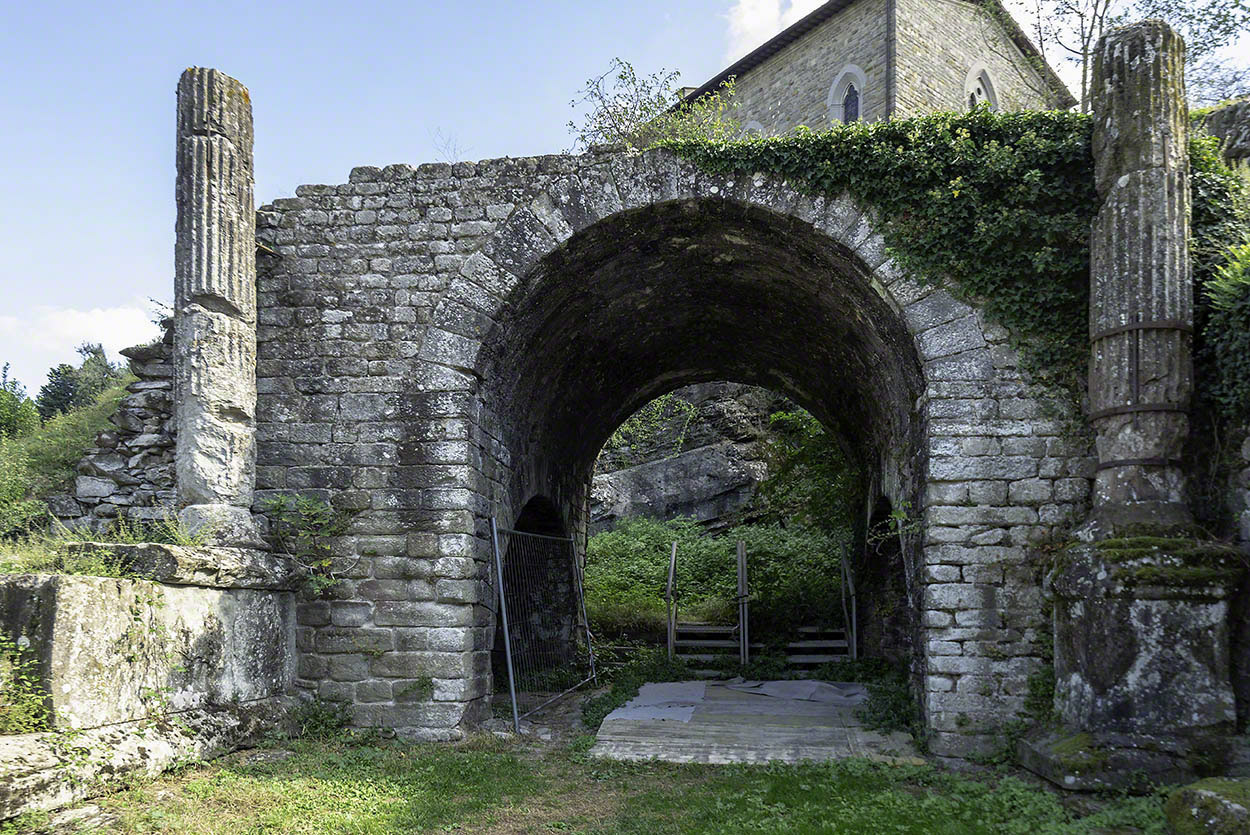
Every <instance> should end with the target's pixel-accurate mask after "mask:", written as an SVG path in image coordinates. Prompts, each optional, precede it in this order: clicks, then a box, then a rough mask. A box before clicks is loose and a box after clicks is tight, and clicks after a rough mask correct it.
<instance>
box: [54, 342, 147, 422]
mask: <svg viewBox="0 0 1250 835" xmlns="http://www.w3.org/2000/svg"><path fill="white" fill-rule="evenodd" d="M78 355H79V356H80V357H82V363H81V364H80V365H79V367H78V368H74V367H73V366H72V365H69V364H67V363H61V364H60V365H58V366H56V367H55V368H53V369H51V370H49V371H48V382H47V383H45V384H44V385H43V387H42V388H41V389H39V396H38V397H36V398H35V404H36V406H38V408H39V414H40V415H42V416H43V418H44V420H47V419H48V418H50V417H53V416H54V415H58V414H63V413H65V412H68V411H71V410H73V409H79V408H82V407H83V406H89V405H91V404H92V403H94V402H95V400H96V398H97V397H99V396H100V394H101V393H102V392H103V391H104V390H105V389H106V388H108V387H109V386H111V385H113V384H114V383H116V382H117V381H118V380H120V379H121V378H122V377H123V376H124V373H125V372H123V371H122V369H121V367H120V366H118V365H114V364H113V363H111V362H109V360H108V356H107V355H106V354H105V352H104V347H103V346H102V345H100V344H99V343H92V342H84V343H83V344H82V345H79V346H78Z"/></svg>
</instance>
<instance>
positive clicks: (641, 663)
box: [582, 649, 692, 731]
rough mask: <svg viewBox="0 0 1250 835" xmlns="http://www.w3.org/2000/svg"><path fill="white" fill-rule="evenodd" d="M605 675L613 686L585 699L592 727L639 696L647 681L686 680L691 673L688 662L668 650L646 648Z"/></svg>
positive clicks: (584, 718)
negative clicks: (670, 653) (671, 656)
mask: <svg viewBox="0 0 1250 835" xmlns="http://www.w3.org/2000/svg"><path fill="white" fill-rule="evenodd" d="M604 677H605V678H610V681H611V685H612V686H611V689H609V690H608V692H607V693H603V694H601V695H598V696H592V697H591V698H589V699H587V700H586V701H584V702H582V722H584V723H585V725H586V727H587V728H589V729H590V730H592V731H594V730H597V729H598V728H599V726H600V725H601V724H603V719H604V717H605V716H607V715H608V714H609V713H611V712H612V711H614V710H616V709H617V708H618V707H620V706H621V705H623V704H625V703H626V702H627V701H629V700H630V699H632V698H633V697H634V696H637V695H638V690H639V688H641V687H642V685H644V684H646V683H647V682H659V681H685V680H687V679H689V678H691V677H692V673H691V671H690V668H689V667H687V666H686V665H685V663H683V662H681V661H670V660H669V658H668V652H667V650H664V649H645V650H640V651H639V652H638V653H637V654H635V656H634V657H633V659H632V660H630V661H629V663H627V664H625V666H623V667H620V668H618V669H616V670H614V671H611V672H605V673H604Z"/></svg>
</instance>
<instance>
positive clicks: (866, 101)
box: [735, 0, 889, 134]
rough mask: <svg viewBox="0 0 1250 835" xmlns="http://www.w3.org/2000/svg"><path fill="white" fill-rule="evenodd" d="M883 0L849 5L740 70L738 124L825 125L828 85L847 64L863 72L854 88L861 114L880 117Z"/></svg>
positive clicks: (883, 107)
mask: <svg viewBox="0 0 1250 835" xmlns="http://www.w3.org/2000/svg"><path fill="white" fill-rule="evenodd" d="M886 2H887V0H859V2H856V3H852V4H850V5H849V6H848V7H847V8H845V9H843V10H842V11H840V12H837V13H836V14H834V15H833V16H832V17H830V18H829V19H828V20H826V21H825V22H824V23H822V24H820V25H819V26H817V27H816V28H815V29H814V30H812V31H811V32H809V33H808V34H807V35H805V36H804V37H803V38H801V39H799V40H797V41H795V42H794V43H792V44H790V45H789V46H786V47H784V48H783V49H781V50H780V51H779V52H778V53H777V54H776V55H773V56H772V57H770V58H768V59H767V60H765V61H764V62H763V63H761V64H759V65H758V66H756V67H754V68H753V69H751V70H750V71H749V72H747V73H744V74H743V75H742V77H741V78H739V79H738V80H737V82H736V85H735V86H736V91H737V99H738V102H739V107H740V115H739V120H740V121H741V122H742V124H743V125H749V124H750V123H751V122H758V123H759V124H760V125H761V126H762V128H763V132H764V133H766V134H782V133H786V132H788V131H789V130H791V129H792V128H794V127H795V126H796V125H807V126H808V127H810V128H813V129H816V130H820V129H821V128H824V127H826V126H828V125H829V124H830V122H831V121H832V120H833V110H832V109H831V104H833V102H831V100H830V96H831V88H832V87H833V85H834V84H835V83H837V81H838V78H839V76H840V75H841V74H842V71H843V70H844V69H845V68H847V67H848V66H851V65H854V66H857V67H858V68H859V69H860V70H862V71H863V75H864V80H865V82H866V83H865V84H864V85H863V88H862V89H860V90H859V95H860V99H859V112H860V118H861V119H864V120H866V121H875V120H877V119H883V118H885V117H886V115H887V114H888V113H889V103H888V102H887V101H886V95H887V84H886V72H887V64H886ZM856 86H857V87H858V86H860V85H859V84H858V83H857V84H856ZM836 104H838V105H841V101H840V100H839V101H838V102H836Z"/></svg>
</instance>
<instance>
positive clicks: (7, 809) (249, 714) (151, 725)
mask: <svg viewBox="0 0 1250 835" xmlns="http://www.w3.org/2000/svg"><path fill="white" fill-rule="evenodd" d="M291 705H292V700H291V698H290V697H287V696H276V697H271V698H266V699H261V700H258V701H253V702H241V703H238V704H231V705H225V706H220V707H215V708H212V709H196V710H190V711H186V712H183V713H179V714H177V716H176V717H175V721H161V722H153V721H149V720H142V721H136V722H126V723H123V724H120V725H108V726H105V727H102V728H94V729H92V730H88V731H84V732H83V733H81V734H76V735H74V737H73V738H72V741H71V740H70V739H68V738H67V737H65V736H64V735H63V734H60V733H57V732H52V733H40V734H17V735H13V736H0V820H4V819H5V818H10V817H14V816H16V815H20V814H22V813H24V812H37V811H49V810H52V809H56V808H58V807H61V806H65V805H67V804H69V803H73V802H74V801H77V800H81V799H83V798H85V797H92V796H95V795H99V794H103V793H104V792H105V791H108V790H109V789H111V788H113V787H115V786H116V785H118V784H120V783H121V782H122V781H124V780H126V779H128V778H130V777H133V776H138V775H146V776H155V775H157V774H160V773H161V772H162V771H164V770H165V769H166V768H169V767H170V766H171V765H173V764H175V763H179V762H186V761H187V760H205V759H211V758H213V757H217V756H220V755H222V754H226V753H229V752H230V751H232V750H235V749H236V748H241V747H247V746H249V745H254V744H255V743H256V742H257V741H258V740H259V739H260V737H261V735H262V734H264V733H265V732H266V731H267V730H270V729H271V728H273V727H275V726H277V725H280V724H281V723H282V722H283V721H284V720H285V717H286V714H287V712H288V710H289V709H290V707H291Z"/></svg>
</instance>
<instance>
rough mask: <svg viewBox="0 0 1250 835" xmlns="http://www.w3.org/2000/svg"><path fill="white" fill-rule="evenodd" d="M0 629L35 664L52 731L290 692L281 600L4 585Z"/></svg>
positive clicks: (72, 583) (154, 588)
mask: <svg viewBox="0 0 1250 835" xmlns="http://www.w3.org/2000/svg"><path fill="white" fill-rule="evenodd" d="M0 629H2V630H3V632H2V633H0V634H4V635H6V637H8V638H9V639H10V640H12V641H13V642H14V643H15V644H17V645H18V646H21V647H28V648H29V650H30V651H31V652H32V653H34V655H35V657H36V658H37V660H38V669H39V675H40V678H41V680H42V686H43V687H44V688H45V689H46V692H47V700H48V705H49V708H50V711H51V717H50V721H51V723H52V726H53V727H56V728H94V727H99V726H101V725H106V724H110V723H118V722H129V721H134V720H138V719H145V718H149V717H153V716H160V715H163V714H165V713H168V712H170V711H181V710H190V709H195V708H206V707H209V706H212V705H222V704H229V703H232V702H236V701H252V700H256V699H262V698H267V697H270V696H275V695H279V694H282V693H285V692H286V690H287V687H288V685H289V683H290V681H291V680H292V669H293V666H292V659H293V657H294V616H293V595H292V594H291V593H289V592H274V591H265V590H254V589H205V588H196V587H191V586H168V585H162V584H160V583H151V582H147V581H144V580H129V579H117V578H108V577H72V576H57V575H47V574H20V575H10V576H7V577H4V578H0Z"/></svg>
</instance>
